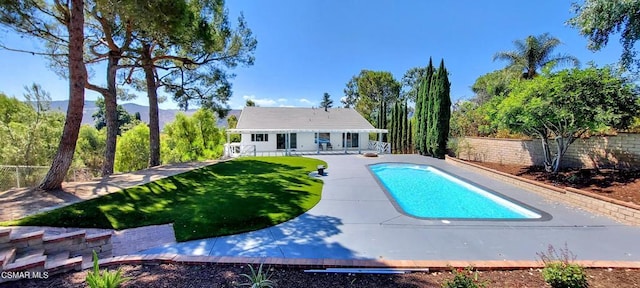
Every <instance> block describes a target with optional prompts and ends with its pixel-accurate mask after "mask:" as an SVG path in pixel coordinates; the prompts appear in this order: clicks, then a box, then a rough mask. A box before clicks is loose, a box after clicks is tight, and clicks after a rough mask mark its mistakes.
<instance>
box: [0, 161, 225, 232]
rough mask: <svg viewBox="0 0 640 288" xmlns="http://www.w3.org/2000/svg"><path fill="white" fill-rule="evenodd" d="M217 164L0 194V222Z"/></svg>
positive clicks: (161, 168) (171, 167) (164, 168)
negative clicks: (58, 188)
mask: <svg viewBox="0 0 640 288" xmlns="http://www.w3.org/2000/svg"><path fill="white" fill-rule="evenodd" d="M217 162H218V161H217V160H211V161H204V162H190V163H177V164H169V165H163V166H158V167H153V168H149V169H144V170H140V171H135V172H131V173H121V174H114V175H111V176H109V177H104V178H98V179H95V180H93V181H87V182H65V183H62V190H60V191H53V192H44V191H41V190H38V189H33V188H18V189H11V190H8V191H4V192H0V211H1V212H0V221H7V220H15V219H19V218H22V217H24V216H27V215H31V214H35V213H39V212H43V211H47V210H51V209H55V208H59V207H63V206H67V205H70V204H73V203H76V202H80V201H84V200H89V199H93V198H97V197H99V196H102V195H106V194H110V193H114V192H117V191H120V190H122V189H126V188H129V187H133V186H137V185H141V184H144V183H148V182H151V181H155V180H158V179H162V178H165V177H169V176H172V175H176V174H180V173H184V172H187V171H190V170H193V169H198V168H201V167H204V166H208V165H211V164H214V163H217Z"/></svg>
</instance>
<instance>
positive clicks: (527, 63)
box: [493, 33, 580, 79]
mask: <svg viewBox="0 0 640 288" xmlns="http://www.w3.org/2000/svg"><path fill="white" fill-rule="evenodd" d="M513 44H514V45H515V46H516V49H515V50H513V51H503V52H498V53H496V55H494V56H493V61H495V60H506V61H509V65H508V66H507V68H508V69H518V70H519V71H522V78H524V79H532V78H533V77H535V76H536V75H537V74H538V73H537V72H536V71H537V70H538V68H542V67H545V66H546V65H551V67H550V68H553V66H555V65H558V64H565V63H570V64H573V65H574V66H578V65H580V62H579V61H578V59H577V58H576V57H573V56H569V55H565V54H553V55H552V54H551V53H552V52H553V50H554V49H555V48H556V47H558V46H559V45H560V44H562V42H560V40H559V39H558V38H555V37H552V36H551V35H549V33H544V34H542V35H538V36H533V35H531V36H529V37H527V39H525V40H524V41H522V40H516V41H513Z"/></svg>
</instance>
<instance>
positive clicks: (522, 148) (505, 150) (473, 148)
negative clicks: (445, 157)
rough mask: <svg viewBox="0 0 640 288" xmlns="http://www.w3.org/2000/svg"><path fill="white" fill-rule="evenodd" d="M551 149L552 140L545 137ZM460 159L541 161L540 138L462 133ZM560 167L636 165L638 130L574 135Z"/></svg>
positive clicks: (638, 164) (638, 160) (638, 161)
mask: <svg viewBox="0 0 640 288" xmlns="http://www.w3.org/2000/svg"><path fill="white" fill-rule="evenodd" d="M549 143H550V144H551V149H552V150H551V151H552V152H555V149H556V146H555V141H553V140H551V141H549ZM457 154H458V155H457V156H458V158H460V159H464V160H472V161H480V162H492V163H502V164H518V165H542V163H543V161H544V156H543V153H542V145H541V143H540V140H538V139H534V140H513V139H497V138H477V137H465V138H460V139H459V140H458V151H457ZM562 166H563V167H575V168H595V167H600V168H610V167H615V168H633V167H640V134H635V133H619V134H618V135H617V136H597V137H590V138H586V139H578V140H576V141H575V142H574V143H573V144H571V146H569V150H567V153H566V154H565V157H564V158H563V165H562Z"/></svg>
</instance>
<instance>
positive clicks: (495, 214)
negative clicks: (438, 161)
mask: <svg viewBox="0 0 640 288" xmlns="http://www.w3.org/2000/svg"><path fill="white" fill-rule="evenodd" d="M369 169H370V170H371V172H372V173H373V174H374V175H375V176H376V177H377V178H378V180H379V182H380V183H381V184H382V186H384V188H385V189H386V191H387V195H388V196H390V197H389V198H390V200H392V202H394V206H396V208H399V210H402V211H401V212H404V213H405V214H408V215H409V216H413V217H417V218H436V219H449V218H455V219H475V220H482V219H494V220H498V219H500V220H527V219H528V220H541V219H542V218H543V216H545V218H546V216H547V215H546V213H544V212H541V211H537V210H536V209H535V208H533V207H529V206H527V205H525V204H523V203H518V204H516V203H514V202H516V201H514V200H511V199H508V198H507V197H505V196H503V195H500V194H498V193H496V192H494V191H491V192H490V191H488V189H484V188H481V187H479V186H477V185H474V184H472V183H470V182H467V181H464V180H461V179H459V178H457V177H454V176H452V175H450V174H448V173H446V172H444V171H442V170H439V169H437V168H434V167H432V166H428V165H417V164H406V163H381V164H373V165H369Z"/></svg>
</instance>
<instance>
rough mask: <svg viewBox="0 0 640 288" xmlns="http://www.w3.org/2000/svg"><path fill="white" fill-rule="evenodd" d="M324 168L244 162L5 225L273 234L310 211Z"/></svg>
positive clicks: (278, 160)
mask: <svg viewBox="0 0 640 288" xmlns="http://www.w3.org/2000/svg"><path fill="white" fill-rule="evenodd" d="M320 164H322V165H325V166H326V163H325V162H323V161H320V160H316V159H310V158H303V157H259V158H253V157H252V158H241V159H236V160H233V161H228V162H223V163H218V164H215V165H212V166H208V167H204V168H201V169H197V170H193V171H190V172H187V173H183V174H179V175H175V176H172V177H168V178H165V179H161V180H158V181H154V182H151V183H147V184H145V185H141V186H136V187H132V188H129V189H126V190H122V191H120V192H117V193H113V194H109V195H105V196H102V197H100V198H96V199H93V200H88V201H84V202H81V203H77V204H74V205H70V206H67V207H64V208H60V209H56V210H53V211H50V212H45V213H40V214H36V215H32V216H29V217H25V218H22V219H19V220H16V221H8V222H2V223H0V225H2V226H10V225H23V226H40V225H42V226H56V227H86V228H114V229H126V228H133V227H140V226H146V225H154V224H165V223H172V222H173V223H174V226H173V227H174V229H175V233H176V239H177V240H178V241H186V240H192V239H200V238H207V237H214V236H221V235H229V234H235V233H239V232H246V231H251V230H256V229H260V228H264V227H269V226H272V225H275V224H278V223H282V222H284V221H287V220H289V219H291V218H294V217H296V216H298V215H300V214H302V213H303V212H305V211H307V210H309V209H311V207H313V206H314V205H315V204H316V203H318V201H320V194H321V192H322V181H320V180H318V179H313V178H311V177H309V176H308V173H309V172H311V171H313V170H315V169H316V166H317V165H320Z"/></svg>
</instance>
